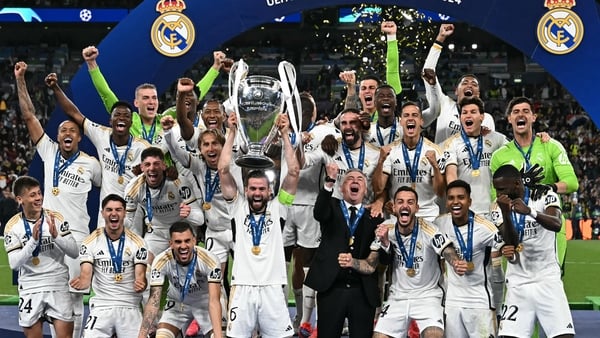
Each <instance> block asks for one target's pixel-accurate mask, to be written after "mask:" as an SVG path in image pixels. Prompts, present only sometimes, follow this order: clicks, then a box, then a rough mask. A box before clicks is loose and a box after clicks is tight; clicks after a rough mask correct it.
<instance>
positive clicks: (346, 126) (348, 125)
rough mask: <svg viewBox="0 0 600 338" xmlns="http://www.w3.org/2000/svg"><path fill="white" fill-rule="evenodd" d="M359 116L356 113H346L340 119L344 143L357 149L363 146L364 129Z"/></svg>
mask: <svg viewBox="0 0 600 338" xmlns="http://www.w3.org/2000/svg"><path fill="white" fill-rule="evenodd" d="M358 117H359V115H358V114H357V113H354V112H345V113H343V114H342V116H341V117H340V131H341V132H342V137H343V138H344V142H345V143H346V145H347V146H348V147H350V148H356V147H359V146H360V145H361V142H360V141H361V140H362V138H361V137H362V134H361V130H362V127H361V125H360V120H359V119H358Z"/></svg>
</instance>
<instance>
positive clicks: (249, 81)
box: [229, 60, 302, 169]
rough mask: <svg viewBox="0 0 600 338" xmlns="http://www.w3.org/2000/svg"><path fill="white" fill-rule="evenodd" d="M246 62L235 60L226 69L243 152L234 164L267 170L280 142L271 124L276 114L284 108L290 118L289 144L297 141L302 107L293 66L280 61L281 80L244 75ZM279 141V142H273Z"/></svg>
mask: <svg viewBox="0 0 600 338" xmlns="http://www.w3.org/2000/svg"><path fill="white" fill-rule="evenodd" d="M247 73H248V65H246V64H245V63H244V61H243V60H240V61H238V62H236V63H235V64H234V65H233V67H232V69H231V71H230V72H229V102H230V104H231V105H232V107H233V110H234V112H235V114H236V116H237V120H238V135H239V137H238V141H239V142H240V144H239V145H240V148H241V149H242V152H243V153H244V154H243V155H241V156H239V157H238V158H237V159H236V160H235V163H236V164H237V165H238V166H240V167H245V168H254V169H259V168H261V169H266V168H271V167H273V166H274V162H273V160H272V159H271V158H269V157H268V156H266V155H265V154H266V153H267V152H268V153H269V155H274V153H277V151H273V150H272V149H273V148H277V147H276V145H275V143H276V142H280V140H279V138H278V133H279V130H278V128H277V126H276V125H274V123H275V120H276V118H277V115H279V113H280V112H282V111H285V112H287V113H288V115H289V118H290V127H291V130H292V133H293V134H292V135H293V136H292V144H295V143H296V142H295V139H298V140H300V139H301V138H300V137H295V135H299V134H298V133H299V127H300V126H301V123H302V122H301V118H302V110H301V109H300V97H299V94H298V90H297V89H296V73H295V69H294V66H293V65H292V64H291V63H289V62H287V61H283V62H281V63H280V64H279V75H280V77H281V81H280V80H277V79H275V78H273V77H269V76H263V75H252V76H248V77H246V75H247ZM275 140H279V141H275Z"/></svg>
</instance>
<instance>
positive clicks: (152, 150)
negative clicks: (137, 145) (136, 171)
mask: <svg viewBox="0 0 600 338" xmlns="http://www.w3.org/2000/svg"><path fill="white" fill-rule="evenodd" d="M146 157H158V158H160V160H161V161H164V160H165V154H164V153H163V151H162V149H160V148H158V147H148V148H146V149H144V150H142V155H141V158H142V159H141V160H142V162H143V161H144V160H145V159H146Z"/></svg>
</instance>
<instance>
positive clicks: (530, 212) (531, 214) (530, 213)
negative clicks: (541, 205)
mask: <svg viewBox="0 0 600 338" xmlns="http://www.w3.org/2000/svg"><path fill="white" fill-rule="evenodd" d="M529 210H530V211H529V216H531V217H533V219H537V215H538V213H537V211H535V209H529Z"/></svg>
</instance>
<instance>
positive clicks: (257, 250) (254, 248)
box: [252, 245, 260, 255]
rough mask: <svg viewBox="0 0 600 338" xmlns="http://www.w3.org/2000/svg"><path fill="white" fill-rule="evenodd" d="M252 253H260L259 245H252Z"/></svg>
mask: <svg viewBox="0 0 600 338" xmlns="http://www.w3.org/2000/svg"><path fill="white" fill-rule="evenodd" d="M252 253H253V254H255V255H258V254H259V253H260V246H258V245H254V246H253V247H252Z"/></svg>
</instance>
